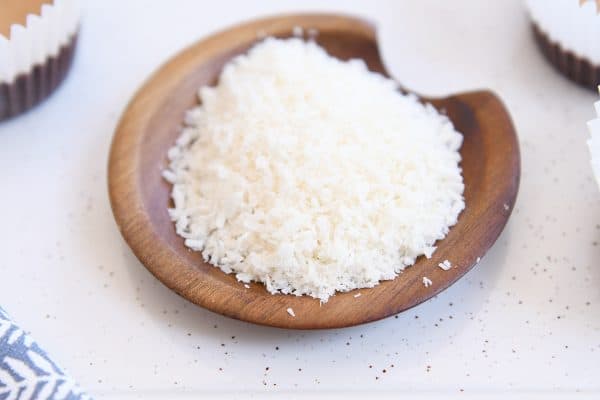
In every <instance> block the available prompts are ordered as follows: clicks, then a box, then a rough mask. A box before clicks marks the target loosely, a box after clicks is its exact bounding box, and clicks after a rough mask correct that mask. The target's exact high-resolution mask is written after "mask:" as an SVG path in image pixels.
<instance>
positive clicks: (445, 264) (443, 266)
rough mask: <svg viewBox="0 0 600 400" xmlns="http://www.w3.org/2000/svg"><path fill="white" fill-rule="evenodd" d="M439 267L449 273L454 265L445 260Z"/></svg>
mask: <svg viewBox="0 0 600 400" xmlns="http://www.w3.org/2000/svg"><path fill="white" fill-rule="evenodd" d="M438 267H440V268H441V269H443V270H444V271H448V270H449V269H450V268H452V263H451V262H450V261H448V260H444V261H442V262H441V263H439V264H438Z"/></svg>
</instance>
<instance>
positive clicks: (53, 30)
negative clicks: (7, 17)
mask: <svg viewBox="0 0 600 400" xmlns="http://www.w3.org/2000/svg"><path fill="white" fill-rule="evenodd" d="M0 12H1V11H0ZM79 20H80V11H79V0H53V1H49V2H48V3H47V4H44V5H42V7H41V9H40V10H39V12H37V13H31V14H29V15H27V17H26V23H25V24H24V25H20V24H18V23H15V24H13V25H12V26H11V27H10V33H9V35H8V36H6V37H5V36H3V35H2V34H0V121H2V120H4V119H7V118H10V117H13V116H16V115H18V114H20V113H22V112H25V111H27V110H29V109H30V108H32V107H33V106H35V105H36V104H38V103H40V102H41V101H42V100H44V99H45V98H46V97H48V96H49V95H50V93H52V91H53V90H54V89H55V88H56V87H57V86H58V85H59V84H60V83H61V82H62V81H63V79H64V77H65V76H66V74H67V72H68V71H69V67H70V66H71V62H72V60H73V55H74V51H75V48H76V44H77V32H78V28H79Z"/></svg>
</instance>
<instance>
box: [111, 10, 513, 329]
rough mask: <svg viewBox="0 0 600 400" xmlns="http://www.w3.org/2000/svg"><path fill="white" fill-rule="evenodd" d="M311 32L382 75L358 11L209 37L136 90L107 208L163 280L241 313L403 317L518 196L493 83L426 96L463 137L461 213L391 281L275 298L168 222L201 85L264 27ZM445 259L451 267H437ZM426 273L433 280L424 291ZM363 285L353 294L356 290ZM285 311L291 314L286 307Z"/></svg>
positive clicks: (274, 318)
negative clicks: (205, 254) (188, 114)
mask: <svg viewBox="0 0 600 400" xmlns="http://www.w3.org/2000/svg"><path fill="white" fill-rule="evenodd" d="M296 26H299V27H302V28H304V31H305V32H307V30H309V29H314V30H316V31H317V32H318V35H317V36H316V41H317V42H318V43H319V44H320V45H321V46H323V47H324V48H325V49H326V50H327V51H328V52H329V53H330V54H331V55H333V56H335V57H338V58H341V59H349V58H362V59H363V60H365V62H366V63H367V65H368V67H369V68H370V69H371V70H373V71H377V72H380V73H382V74H384V75H388V74H387V72H386V70H385V68H384V66H383V63H382V61H381V58H380V56H379V51H378V46H377V41H376V34H375V31H374V29H373V27H372V26H371V25H370V24H369V23H367V22H365V21H363V20H361V19H357V18H352V17H348V16H340V15H328V14H302V15H286V16H279V17H274V18H267V19H261V20H258V21H253V22H249V23H245V24H242V25H238V26H235V27H233V28H231V29H227V30H225V31H222V32H219V33H217V34H214V35H212V36H210V37H208V38H206V39H204V40H202V41H200V42H198V43H196V44H195V45H193V46H191V47H190V48H188V49H186V50H184V51H183V52H181V53H180V54H179V55H177V56H175V57H174V58H173V59H171V60H170V61H169V62H167V63H166V64H165V65H164V66H162V67H161V68H160V69H159V70H158V71H157V72H156V73H155V74H154V75H153V76H152V77H151V78H150V79H149V80H148V81H147V82H146V84H145V85H144V86H143V87H142V88H141V89H140V90H139V92H138V93H137V94H136V95H135V97H134V99H133V100H132V101H131V103H130V104H129V106H128V108H127V110H126V111H125V113H124V114H123V117H122V119H121V122H120V124H119V126H118V128H117V130H116V132H115V136H114V139H113V143H112V148H111V152H110V160H109V169H108V183H109V192H110V201H111V205H112V209H113V213H114V216H115V219H116V221H117V224H118V226H119V229H120V231H121V233H122V234H123V237H124V238H125V240H126V241H127V243H128V244H129V246H130V247H131V249H132V250H133V252H134V253H135V255H136V256H137V257H138V258H139V260H140V261H141V262H142V264H144V265H145V266H146V268H148V270H150V272H152V273H153V274H154V275H155V276H156V277H157V278H158V279H159V280H160V281H161V282H163V283H164V284H165V285H166V286H168V287H169V288H171V289H172V290H174V291H175V292H177V293H179V294H180V295H181V296H183V297H185V298H186V299H188V300H189V301H191V302H193V303H196V304H198V305H200V306H202V307H205V308H207V309H209V310H212V311H214V312H217V313H220V314H223V315H226V316H229V317H231V318H236V319H240V320H244V321H249V322H253V323H256V324H261V325H270V326H275V327H281V328H294V329H318V328H339V327H346V326H351V325H357V324H362V323H365V322H370V321H376V320H378V319H381V318H385V317H388V316H390V315H393V314H396V313H399V312H401V311H403V310H406V309H408V308H411V307H413V306H415V305H417V304H419V303H421V302H423V301H425V300H427V299H429V298H431V297H433V296H434V295H436V294H437V293H439V292H440V291H442V290H444V289H445V288H447V287H448V286H449V285H451V284H452V283H453V282H455V281H456V280H457V279H458V278H460V277H461V276H463V275H464V274H465V273H466V272H467V271H468V270H469V269H471V268H472V267H473V266H474V265H475V264H476V263H477V261H478V259H479V258H480V257H482V256H483V255H484V254H485V252H486V251H487V250H488V249H489V248H490V246H492V244H493V243H494V241H495V240H496V238H497V237H498V235H499V234H500V232H501V231H502V229H503V228H504V225H505V224H506V221H507V220H508V217H509V216H510V213H511V210H512V207H513V205H514V202H515V198H516V195H517V189H518V184H519V176H520V159H519V148H518V142H517V137H516V134H515V130H514V128H513V125H512V123H511V119H510V116H509V114H508V112H507V111H506V109H505V108H504V106H503V105H502V103H501V101H500V100H499V99H498V98H497V97H496V96H495V95H494V94H493V93H491V92H489V91H477V92H469V93H461V94H456V95H453V96H449V97H444V98H437V99H432V98H423V100H424V101H427V102H431V103H432V104H433V105H434V106H435V107H437V108H438V109H440V110H443V112H445V113H446V114H447V115H448V116H449V118H450V119H451V120H452V122H453V123H454V125H455V127H456V128H457V129H458V130H459V131H460V132H462V133H463V134H464V144H463V146H462V149H461V155H462V158H463V160H462V168H463V175H464V181H465V200H466V209H465V210H464V211H463V212H462V214H461V215H460V217H459V220H458V223H457V224H456V225H455V226H454V227H452V229H451V230H450V232H449V234H448V236H447V237H446V238H445V239H443V240H441V241H439V242H438V243H437V245H438V249H437V251H436V252H435V253H434V255H433V257H432V258H431V259H426V258H424V257H421V258H419V259H418V260H417V262H416V264H415V265H413V266H412V267H410V268H407V269H406V270H405V271H404V272H403V273H402V274H400V275H399V276H398V277H397V278H396V279H394V280H392V281H386V282H383V283H381V284H380V285H378V286H376V287H375V288H372V289H362V290H356V291H353V292H349V293H339V294H337V295H335V296H334V297H332V298H331V299H330V300H329V302H328V303H326V304H323V305H321V304H319V301H318V300H315V299H313V298H309V297H306V296H302V297H296V296H292V295H271V294H269V293H268V292H267V291H266V290H265V289H264V287H263V286H262V285H261V284H252V285H250V286H251V287H250V289H246V288H245V287H244V285H243V284H241V283H239V282H237V281H236V279H235V277H234V276H233V275H227V274H225V273H223V272H222V271H221V270H219V269H218V268H215V267H213V266H211V265H208V264H207V263H205V262H204V261H203V259H202V257H201V255H200V254H199V253H197V252H192V251H190V250H188V249H187V248H186V247H185V246H184V244H183V239H181V238H180V237H179V236H177V235H176V233H175V229H174V225H173V223H172V222H171V221H170V220H169V216H168V214H167V208H168V207H169V206H170V204H171V203H170V197H169V195H170V189H171V186H170V185H169V184H168V183H167V182H166V181H165V180H163V178H162V177H161V170H162V169H163V168H165V166H166V165H167V159H166V153H167V149H169V148H170V147H171V146H172V145H173V143H174V141H175V139H176V138H177V136H178V135H179V133H180V130H181V126H182V121H183V117H184V113H185V111H186V110H187V109H189V108H191V107H193V106H194V105H196V104H197V101H198V100H197V97H196V93H197V90H198V88H199V87H201V86H203V85H214V84H215V83H216V81H217V77H218V75H219V72H220V71H221V68H222V67H223V65H224V64H225V63H226V62H227V61H229V60H230V59H231V58H232V57H234V56H236V55H238V54H240V53H243V52H244V51H246V50H247V49H248V48H249V47H250V46H251V45H252V44H254V43H255V42H256V41H257V40H259V37H260V36H261V35H265V34H266V35H272V36H277V37H289V36H291V35H292V30H293V28H294V27H296ZM446 259H448V260H450V261H451V262H452V265H453V268H452V269H450V270H449V271H443V270H442V269H441V268H439V267H438V266H437V265H438V263H440V262H441V261H443V260H446ZM424 276H427V277H429V278H430V279H431V280H432V281H433V284H432V285H431V286H430V287H428V288H426V287H424V285H423V283H422V279H423V277H424ZM358 292H360V293H361V296H360V297H356V298H355V297H354V295H355V294H356V293H358ZM288 307H291V308H292V309H293V310H294V312H295V314H296V316H295V317H292V316H291V315H289V314H288V313H287V312H286V310H287V308H288Z"/></svg>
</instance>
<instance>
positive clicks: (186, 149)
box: [164, 38, 465, 301]
mask: <svg viewBox="0 0 600 400" xmlns="http://www.w3.org/2000/svg"><path fill="white" fill-rule="evenodd" d="M199 97H200V102H201V105H200V106H198V107H196V108H194V109H192V110H190V111H189V112H188V114H187V116H186V119H185V124H186V127H185V128H184V130H183V132H182V134H181V136H180V137H179V139H178V140H177V143H176V145H175V146H174V147H173V148H172V149H170V151H169V154H168V156H169V160H170V166H169V169H168V170H165V171H164V176H165V178H166V179H167V180H168V181H170V182H171V183H173V191H172V198H173V201H174V204H175V206H174V208H173V209H170V210H169V212H170V215H171V218H172V219H173V221H174V222H175V224H176V229H177V233H178V234H179V235H181V236H182V237H184V238H185V244H186V246H188V247H190V248H191V249H193V250H197V251H201V252H202V255H203V256H204V259H205V260H206V261H207V262H209V263H211V264H213V265H215V266H218V267H219V268H221V269H222V270H223V271H224V272H226V273H235V274H236V277H237V279H239V280H240V281H242V282H250V281H259V282H263V283H264V284H265V285H266V288H267V289H268V290H269V292H271V293H278V292H280V293H286V294H287V293H291V294H295V295H303V294H306V295H310V296H313V297H316V298H319V299H321V300H322V301H327V299H328V298H329V297H330V296H331V295H333V294H334V293H335V291H348V290H352V289H356V288H364V287H372V286H375V285H376V284H377V283H378V282H379V281H381V280H388V279H393V278H394V277H395V276H396V275H397V274H398V273H399V272H400V271H402V270H403V269H404V268H405V267H406V266H409V265H411V264H413V263H414V262H415V259H416V258H417V257H419V256H420V255H425V256H426V257H430V256H431V254H432V253H433V252H434V250H435V245H434V244H435V242H436V241H437V240H439V239H442V238H444V236H445V235H446V234H447V232H448V229H449V227H450V226H452V225H453V224H455V223H456V221H457V217H458V215H459V213H460V212H461V210H462V209H463V208H464V206H465V204H464V200H463V196H462V194H463V188H464V186H463V180H462V176H461V169H460V167H459V162H460V155H459V153H458V149H459V148H460V145H461V143H462V136H461V135H460V134H459V133H458V132H457V131H456V130H455V129H454V127H453V126H452V123H451V122H450V121H449V120H448V119H447V118H446V117H445V116H443V115H441V114H439V113H438V112H437V111H436V110H435V109H434V108H433V107H432V106H430V105H424V104H421V103H419V101H418V100H417V98H416V97H414V96H412V95H403V94H401V93H400V92H399V91H398V88H397V85H396V84H395V83H394V82H393V81H392V80H389V79H386V78H384V77H383V76H381V75H379V74H376V73H372V72H369V71H368V69H367V68H366V66H365V64H364V63H363V62H362V61H359V60H352V61H348V62H344V61H340V60H338V59H336V58H333V57H331V56H329V55H328V54H327V53H326V52H325V51H324V50H323V49H322V48H320V47H319V46H318V45H317V44H315V43H311V42H305V41H302V40H301V39H287V40H281V39H273V38H268V39H266V40H264V41H262V42H261V43H259V44H258V45H256V46H254V47H253V48H252V49H251V50H250V51H249V52H248V53H247V54H246V55H242V56H239V57H237V58H235V59H234V60H232V61H231V62H230V63H229V64H228V65H226V66H225V68H224V70H223V71H222V74H221V76H220V79H219V83H218V85H217V86H215V87H203V88H201V89H200V92H199Z"/></svg>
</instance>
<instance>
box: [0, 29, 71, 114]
mask: <svg viewBox="0 0 600 400" xmlns="http://www.w3.org/2000/svg"><path fill="white" fill-rule="evenodd" d="M76 46H77V35H75V36H74V37H73V38H72V39H71V41H70V42H69V43H67V44H66V45H65V46H63V47H61V49H60V50H59V52H58V54H57V55H56V56H54V57H49V58H48V59H47V60H46V62H44V63H43V64H41V65H36V66H35V67H33V69H32V70H31V71H30V72H29V73H27V74H21V75H19V76H18V77H17V78H16V79H15V80H13V82H12V83H10V84H7V83H3V84H0V121H2V120H5V119H8V118H11V117H14V116H16V115H19V114H21V113H24V112H25V111H27V110H29V109H31V108H32V107H34V106H36V105H37V104H39V103H40V102H42V101H43V100H44V99H46V98H47V97H48V96H49V95H50V94H51V93H52V92H53V91H54V89H56V88H57V87H58V86H59V85H60V83H61V82H62V81H63V80H64V78H65V77H66V76H67V72H68V71H69V69H70V67H71V64H72V61H73V58H74V55H75V48H76Z"/></svg>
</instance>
